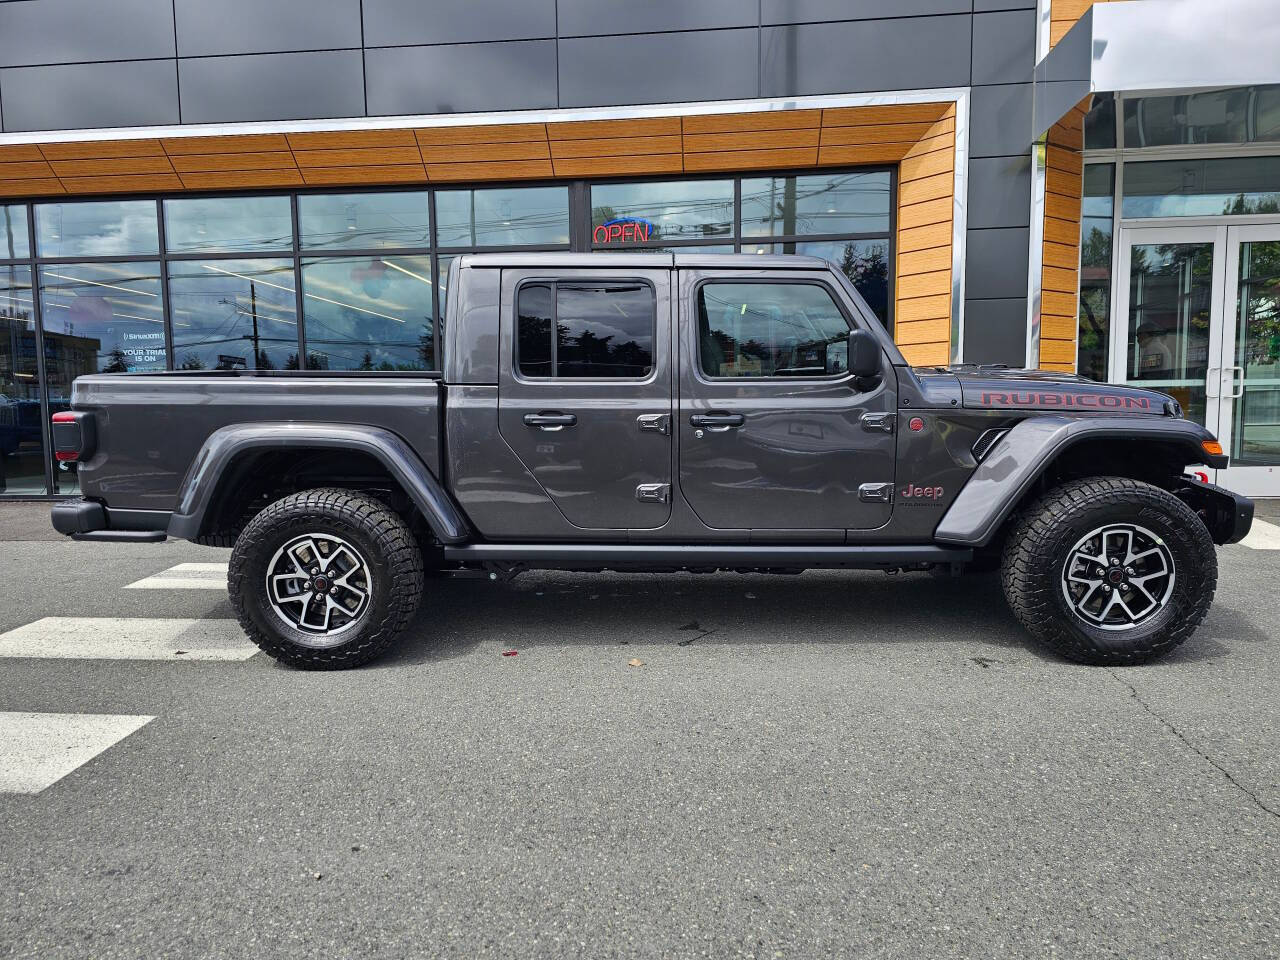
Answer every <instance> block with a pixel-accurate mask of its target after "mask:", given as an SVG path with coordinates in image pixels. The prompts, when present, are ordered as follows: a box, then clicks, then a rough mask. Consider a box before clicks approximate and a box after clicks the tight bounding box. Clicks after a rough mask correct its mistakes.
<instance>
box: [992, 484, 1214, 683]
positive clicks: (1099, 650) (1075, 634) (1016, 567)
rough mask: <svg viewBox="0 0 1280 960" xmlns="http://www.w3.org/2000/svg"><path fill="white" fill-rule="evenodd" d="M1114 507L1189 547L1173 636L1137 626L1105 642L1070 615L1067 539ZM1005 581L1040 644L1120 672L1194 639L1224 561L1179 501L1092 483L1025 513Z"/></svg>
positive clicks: (1059, 492)
mask: <svg viewBox="0 0 1280 960" xmlns="http://www.w3.org/2000/svg"><path fill="white" fill-rule="evenodd" d="M1110 507H1120V508H1130V509H1132V510H1133V511H1135V512H1138V511H1141V510H1144V509H1153V510H1156V511H1160V512H1161V513H1163V514H1164V515H1165V518H1166V521H1167V523H1169V524H1171V525H1172V526H1173V527H1174V529H1175V530H1177V531H1178V535H1179V537H1181V538H1182V539H1183V542H1182V543H1181V544H1179V545H1178V546H1179V547H1180V548H1181V549H1182V550H1183V551H1185V556H1186V557H1187V558H1189V560H1190V562H1184V563H1183V564H1182V565H1181V566H1180V567H1178V568H1176V573H1177V576H1178V578H1179V581H1178V582H1176V583H1175V588H1174V594H1173V596H1172V597H1171V598H1170V602H1171V603H1177V604H1178V608H1179V609H1178V611H1177V615H1176V616H1174V617H1172V619H1171V621H1170V623H1169V625H1168V627H1167V629H1163V630H1157V631H1143V630H1142V628H1141V625H1139V627H1137V628H1135V631H1137V633H1136V635H1131V634H1130V632H1129V631H1117V632H1116V634H1115V635H1114V636H1113V637H1109V638H1104V637H1102V636H1100V634H1102V633H1104V631H1099V630H1095V631H1092V633H1091V632H1089V631H1085V630H1083V629H1081V628H1079V627H1077V626H1075V624H1074V623H1073V622H1072V619H1071V617H1070V615H1068V614H1067V613H1066V612H1065V601H1064V600H1063V599H1062V595H1061V585H1060V583H1059V576H1060V570H1059V567H1060V566H1061V564H1062V563H1063V562H1064V560H1065V557H1064V556H1062V555H1061V551H1062V550H1064V549H1069V548H1070V547H1071V546H1073V545H1074V541H1073V542H1072V543H1070V544H1067V543H1066V537H1067V536H1068V535H1069V534H1070V533H1071V531H1072V530H1073V526H1072V524H1073V522H1075V521H1078V520H1080V519H1081V518H1082V517H1087V515H1088V514H1089V513H1092V512H1094V511H1097V510H1099V509H1105V508H1110ZM1075 529H1076V530H1077V531H1078V527H1076V528H1075ZM1064 544H1065V547H1064ZM1000 577H1001V581H1002V584H1003V587H1004V593H1005V597H1006V599H1007V600H1008V602H1009V606H1010V608H1011V609H1012V610H1013V614H1014V616H1015V617H1016V618H1017V619H1018V621H1019V622H1020V623H1021V624H1022V625H1023V627H1025V628H1026V629H1027V631H1028V632H1029V633H1030V634H1031V635H1032V636H1033V637H1035V638H1036V639H1037V640H1038V641H1040V642H1041V643H1043V644H1044V645H1045V646H1047V647H1049V648H1050V649H1052V650H1054V651H1056V652H1057V653H1059V654H1060V655H1062V656H1064V657H1067V658H1068V659H1071V660H1075V661H1078V662H1080V663H1089V664H1097V665H1110V666H1121V665H1126V664H1136V663H1144V662H1146V661H1149V660H1154V659H1156V658H1158V657H1161V656H1163V655H1164V654H1166V653H1168V652H1169V651H1170V650H1172V649H1173V648H1174V647H1176V646H1178V645H1179V644H1181V643H1183V642H1184V641H1185V640H1186V639H1187V638H1188V637H1190V636H1191V635H1192V634H1193V633H1195V631H1196V628H1197V627H1199V626H1200V623H1201V621H1203V620H1204V618H1205V615H1206V614H1207V613H1208V612H1209V607H1210V605H1211V604H1212V602H1213V595H1214V592H1215V590H1216V589H1217V583H1218V560H1217V554H1216V552H1215V550H1214V545H1213V539H1212V537H1211V536H1210V534H1209V531H1208V529H1207V528H1206V527H1205V526H1204V523H1203V522H1202V521H1201V520H1200V518H1199V517H1198V516H1197V515H1196V514H1195V512H1194V511H1193V510H1192V509H1191V508H1190V507H1188V506H1187V505H1186V504H1185V503H1183V502H1182V501H1181V500H1179V499H1178V498H1177V497H1175V496H1174V495H1173V494H1171V493H1169V492H1167V491H1165V490H1162V489H1161V488H1160V487H1156V486H1153V485H1152V484H1149V483H1143V482H1142V481H1139V480H1132V479H1129V478H1127V477H1087V478H1084V479H1081V480H1074V481H1070V482H1068V483H1064V484H1063V485H1061V486H1059V487H1055V488H1053V489H1052V490H1049V491H1048V492H1047V493H1045V494H1044V495H1043V496H1042V497H1040V498H1039V499H1038V500H1036V501H1035V502H1034V503H1032V504H1031V505H1030V506H1029V507H1027V509H1026V510H1024V511H1023V512H1022V513H1021V515H1020V516H1019V517H1018V518H1017V520H1016V521H1015V523H1014V525H1013V528H1012V529H1011V531H1010V533H1009V537H1008V539H1007V540H1006V541H1005V547H1004V554H1003V557H1002V559H1001V565H1000Z"/></svg>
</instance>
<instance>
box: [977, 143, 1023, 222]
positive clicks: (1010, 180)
mask: <svg viewBox="0 0 1280 960" xmlns="http://www.w3.org/2000/svg"><path fill="white" fill-rule="evenodd" d="M1030 222H1031V156H1030V154H1029V153H1028V154H1027V155H1025V156H1020V157H978V158H975V159H972V160H970V161H969V224H968V225H969V229H970V230H980V229H983V228H986V227H1025V226H1027V224H1028V223H1030Z"/></svg>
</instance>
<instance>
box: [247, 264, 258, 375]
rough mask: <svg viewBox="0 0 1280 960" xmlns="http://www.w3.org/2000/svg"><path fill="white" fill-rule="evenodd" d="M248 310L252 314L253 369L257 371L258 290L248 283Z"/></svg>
mask: <svg viewBox="0 0 1280 960" xmlns="http://www.w3.org/2000/svg"><path fill="white" fill-rule="evenodd" d="M249 309H250V311H251V312H252V313H253V369H255V370H257V369H258V359H259V356H258V288H257V286H256V285H255V284H254V282H253V281H252V280H250V281H249Z"/></svg>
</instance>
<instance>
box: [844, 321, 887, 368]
mask: <svg viewBox="0 0 1280 960" xmlns="http://www.w3.org/2000/svg"><path fill="white" fill-rule="evenodd" d="M880 360H881V355H880V344H879V343H878V342H877V341H876V338H875V337H873V336H872V335H871V334H869V333H868V332H867V331H866V330H850V331H849V372H850V373H851V374H853V375H854V377H855V378H856V379H858V380H870V379H872V378H873V377H878V376H879V375H880Z"/></svg>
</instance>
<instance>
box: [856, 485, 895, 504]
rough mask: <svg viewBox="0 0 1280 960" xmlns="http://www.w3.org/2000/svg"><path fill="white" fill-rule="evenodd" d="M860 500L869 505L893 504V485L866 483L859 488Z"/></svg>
mask: <svg viewBox="0 0 1280 960" xmlns="http://www.w3.org/2000/svg"><path fill="white" fill-rule="evenodd" d="M858 499H859V500H865V501H867V502H868V503H892V502H893V484H892V483H864V484H862V485H861V486H860V487H858Z"/></svg>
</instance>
